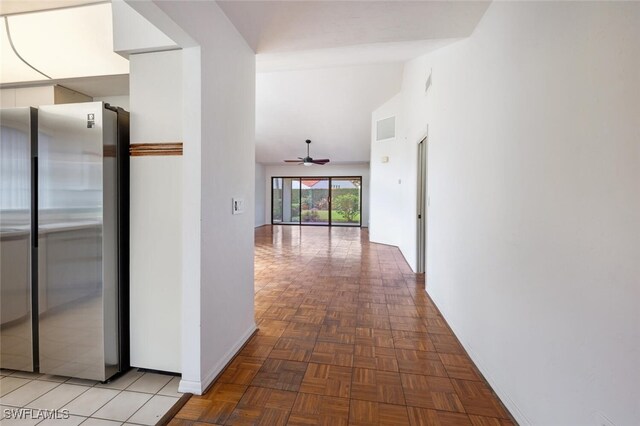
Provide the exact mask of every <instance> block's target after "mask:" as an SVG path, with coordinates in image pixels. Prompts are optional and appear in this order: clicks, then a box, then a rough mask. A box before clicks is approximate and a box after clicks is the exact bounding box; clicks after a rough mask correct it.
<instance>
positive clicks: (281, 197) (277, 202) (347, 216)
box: [271, 176, 362, 226]
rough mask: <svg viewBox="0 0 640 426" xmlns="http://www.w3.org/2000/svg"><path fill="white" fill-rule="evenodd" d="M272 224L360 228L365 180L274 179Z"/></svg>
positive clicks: (356, 178)
mask: <svg viewBox="0 0 640 426" xmlns="http://www.w3.org/2000/svg"><path fill="white" fill-rule="evenodd" d="M271 188H272V191H271V223H272V224H284V225H325V226H327V225H336V226H360V225H361V220H362V219H361V209H362V178H361V177H359V176H358V177H273V178H272V179H271Z"/></svg>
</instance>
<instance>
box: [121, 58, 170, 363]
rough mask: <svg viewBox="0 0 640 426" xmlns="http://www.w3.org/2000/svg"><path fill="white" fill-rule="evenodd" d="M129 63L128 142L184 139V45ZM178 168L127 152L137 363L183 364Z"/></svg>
mask: <svg viewBox="0 0 640 426" xmlns="http://www.w3.org/2000/svg"><path fill="white" fill-rule="evenodd" d="M130 68H131V75H130V79H129V81H130V93H131V98H130V112H131V143H150V142H153V143H161V142H176V141H182V140H183V137H182V135H183V125H182V97H183V90H182V52H181V51H179V50H176V51H171V52H158V53H145V54H137V55H131V56H130ZM159 88H161V89H162V90H158V89H159ZM120 100H123V99H120ZM116 105H117V104H116ZM118 106H122V105H118ZM182 170H183V159H182V158H181V157H179V156H148V157H147V156H143V157H132V158H131V237H130V238H131V284H130V285H131V292H130V293H131V365H133V366H134V367H143V368H149V369H154V370H163V371H176V372H179V371H181V354H180V342H181V336H180V335H181V331H180V328H181V303H180V300H181V294H182V279H181V276H182V206H181V203H180V201H181V198H182Z"/></svg>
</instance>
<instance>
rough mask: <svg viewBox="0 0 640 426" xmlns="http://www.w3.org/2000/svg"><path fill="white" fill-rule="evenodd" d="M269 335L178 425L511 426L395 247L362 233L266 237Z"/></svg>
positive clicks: (260, 307) (259, 272)
mask: <svg viewBox="0 0 640 426" xmlns="http://www.w3.org/2000/svg"><path fill="white" fill-rule="evenodd" d="M255 236H256V246H255V247H256V255H255V316H256V323H257V324H258V327H259V331H258V333H257V334H256V335H255V336H254V337H253V338H252V339H251V340H250V341H249V342H248V343H247V345H246V346H245V347H244V348H243V349H242V351H240V353H239V354H238V356H237V357H236V358H235V359H234V360H233V361H232V362H231V363H230V364H229V366H228V367H227V368H226V370H225V371H224V372H223V373H222V374H221V375H220V377H219V378H218V380H217V381H216V382H215V383H214V384H213V386H212V387H211V388H210V389H209V390H208V392H207V393H206V394H205V395H202V396H194V397H192V398H191V399H190V400H189V401H188V402H187V404H186V405H185V406H184V407H183V408H182V409H181V410H180V412H178V414H177V415H176V417H175V418H174V419H173V420H172V421H171V424H173V425H175V426H208V425H211V424H217V425H270V426H271V425H326V426H334V425H338V426H339V425H345V426H347V425H353V426H355V425H389V426H400V425H410V426H423V425H434V426H438V425H441V426H455V425H469V426H490V425H495V426H508V425H513V423H512V421H511V420H510V416H509V414H508V413H507V411H506V410H505V408H504V407H503V406H502V404H501V402H500V401H499V400H498V398H497V397H496V396H495V395H494V394H493V392H492V391H491V389H490V388H489V387H488V385H487V384H486V383H485V382H484V380H483V379H482V376H481V375H480V373H479V371H478V370H477V368H476V367H475V365H474V364H473V362H472V361H471V359H469V357H468V356H467V355H466V353H465V351H464V350H463V348H462V346H461V345H460V343H459V342H458V340H457V339H456V337H455V336H454V335H453V333H452V332H451V330H450V329H449V327H448V326H447V324H446V322H445V321H444V319H443V318H442V317H441V316H440V314H439V312H438V310H437V308H436V307H435V305H434V304H433V302H432V301H431V299H430V298H429V296H428V294H427V293H426V292H425V291H424V288H425V283H424V278H423V276H421V275H416V274H414V273H412V272H411V270H410V269H409V266H408V265H407V264H406V262H405V260H404V258H403V257H402V254H401V253H400V251H399V250H398V249H397V248H395V247H390V246H384V245H379V244H372V243H369V242H368V233H367V231H366V230H365V229H359V228H339V227H334V228H327V227H302V228H301V227H297V226H290V227H289V226H265V227H261V228H258V229H257V230H256V234H255Z"/></svg>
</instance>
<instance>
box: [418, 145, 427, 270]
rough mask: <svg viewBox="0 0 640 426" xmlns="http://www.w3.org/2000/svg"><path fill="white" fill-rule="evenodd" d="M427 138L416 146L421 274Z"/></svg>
mask: <svg viewBox="0 0 640 426" xmlns="http://www.w3.org/2000/svg"><path fill="white" fill-rule="evenodd" d="M427 151H428V149H427V138H424V139H423V140H421V141H420V143H419V144H418V203H417V221H418V223H417V225H418V226H417V227H416V229H417V233H418V235H417V242H418V249H417V262H416V265H417V271H416V272H418V273H419V274H422V273H424V272H425V270H426V263H427V207H428V204H429V202H428V195H427Z"/></svg>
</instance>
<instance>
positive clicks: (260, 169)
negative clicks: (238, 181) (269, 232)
mask: <svg viewBox="0 0 640 426" xmlns="http://www.w3.org/2000/svg"><path fill="white" fill-rule="evenodd" d="M265 173H266V171H265V166H264V164H261V163H256V177H255V191H256V197H255V212H256V218H255V226H256V228H257V227H258V226H262V225H264V224H265V223H266V217H267V215H266V214H265V211H264V206H265V205H266V202H267V201H266V197H267V194H266V186H265V181H266V179H267V176H266V174H265Z"/></svg>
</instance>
